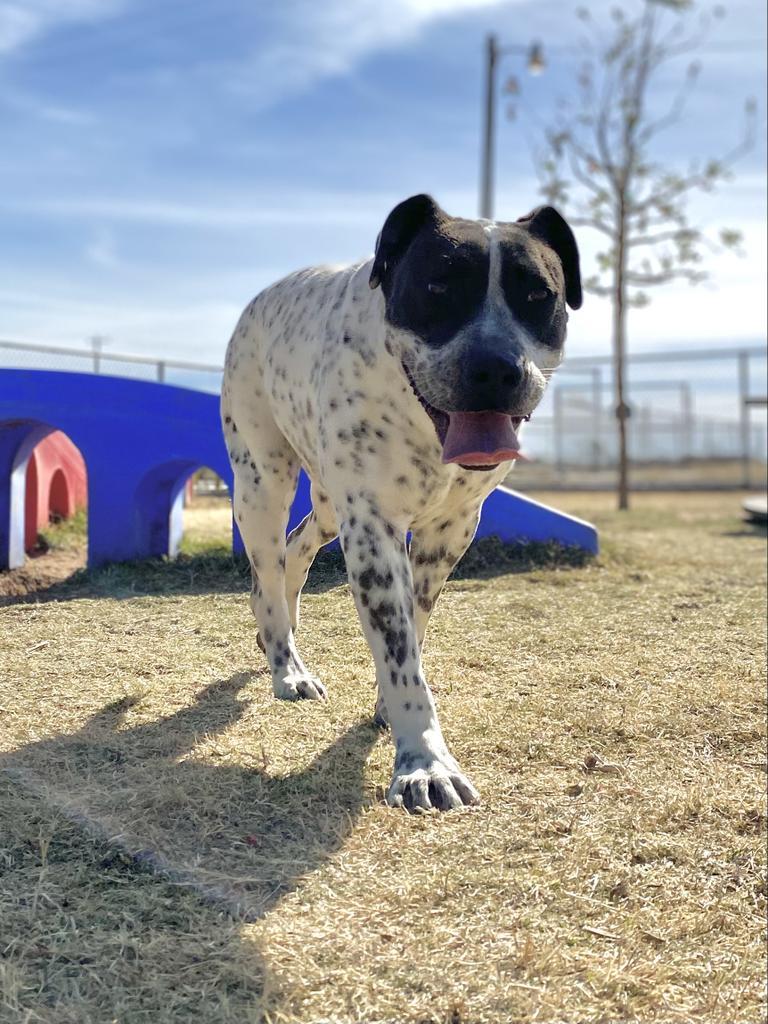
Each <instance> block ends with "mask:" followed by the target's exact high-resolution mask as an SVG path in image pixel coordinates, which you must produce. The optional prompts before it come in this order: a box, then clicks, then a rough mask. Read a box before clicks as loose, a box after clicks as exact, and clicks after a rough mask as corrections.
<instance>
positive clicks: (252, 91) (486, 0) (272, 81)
mask: <svg viewBox="0 0 768 1024" xmlns="http://www.w3.org/2000/svg"><path fill="white" fill-rule="evenodd" d="M498 2H499V0H389V3H386V4H383V3H381V0H356V2H355V3H350V2H349V0H325V2H323V3H318V2H317V0H285V2H284V3H283V4H282V5H281V7H280V32H279V36H278V38H276V39H275V40H272V41H270V43H269V44H268V45H266V46H265V45H263V43H262V44H260V45H259V47H258V48H256V49H254V51H253V52H252V53H250V54H249V55H248V58H247V60H245V61H242V62H240V63H238V65H237V66H235V67H232V68H230V69H228V71H225V74H226V75H227V78H228V82H229V86H230V88H232V89H235V90H237V91H238V92H244V93H248V95H249V96H251V97H253V100H254V103H255V104H256V106H257V107H260V108H266V107H269V106H271V105H273V104H274V103H276V102H277V101H278V100H281V99H283V98H285V97H288V96H292V95H297V94H299V93H301V92H303V91H304V90H306V89H307V88H309V87H310V86H311V85H312V84H313V83H314V82H317V81H321V80H322V79H326V78H331V77H334V76H337V75H344V74H348V73H349V72H351V71H352V70H353V69H354V68H355V67H356V66H357V65H358V64H359V63H360V62H361V61H362V60H364V59H365V58H366V57H367V56H369V55H370V54H373V53H375V52H378V51H381V50H386V49H389V48H391V47H396V46H399V45H403V44H405V43H408V42H410V41H412V40H414V39H416V38H417V37H418V35H419V33H420V32H421V31H422V29H423V28H424V27H425V26H426V25H427V24H429V23H430V22H432V21H434V20H437V19H440V18H447V17H455V16H457V15H460V14H463V13H465V12H470V11H475V10H479V9H481V8H483V7H493V6H497V5H498ZM215 70H216V72H217V74H219V73H221V71H222V69H221V68H220V67H217V68H216V69H215Z"/></svg>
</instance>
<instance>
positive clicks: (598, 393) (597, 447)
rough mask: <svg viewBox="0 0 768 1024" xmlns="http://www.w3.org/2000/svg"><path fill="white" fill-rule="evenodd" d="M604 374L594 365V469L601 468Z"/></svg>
mask: <svg viewBox="0 0 768 1024" xmlns="http://www.w3.org/2000/svg"><path fill="white" fill-rule="evenodd" d="M602 389H603V375H602V373H601V372H600V367H599V366H594V367H592V438H593V440H592V469H595V470H597V469H600V464H601V463H602V458H601V447H602V443H601V439H600V432H601V430H602V423H601V420H602V412H603V390H602Z"/></svg>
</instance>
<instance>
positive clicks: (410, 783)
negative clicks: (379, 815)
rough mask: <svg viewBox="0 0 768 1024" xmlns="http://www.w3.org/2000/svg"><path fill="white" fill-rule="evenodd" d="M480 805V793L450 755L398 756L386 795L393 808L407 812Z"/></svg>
mask: <svg viewBox="0 0 768 1024" xmlns="http://www.w3.org/2000/svg"><path fill="white" fill-rule="evenodd" d="M479 802H480V794H479V793H478V792H477V790H476V789H475V787H474V786H473V785H472V783H471V782H470V781H469V779H468V778H467V777H466V776H465V775H464V774H462V772H460V771H459V768H458V765H457V764H456V762H455V761H454V760H453V758H452V757H451V756H450V755H447V756H446V757H444V758H437V757H435V756H434V755H431V754H426V753H420V752H419V753H407V752H403V753H400V754H398V756H397V760H396V762H395V771H394V774H393V776H392V783H391V785H390V787H389V790H388V792H387V803H388V804H389V805H390V807H405V809H406V810H408V811H429V810H432V809H433V808H435V809H436V810H438V811H451V810H454V809H455V808H457V807H466V806H469V805H472V804H477V803H479Z"/></svg>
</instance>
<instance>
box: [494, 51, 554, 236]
mask: <svg viewBox="0 0 768 1024" xmlns="http://www.w3.org/2000/svg"><path fill="white" fill-rule="evenodd" d="M507 53H525V54H527V57H528V59H527V61H526V66H527V68H528V71H529V72H530V74H532V75H538V74H541V72H542V71H543V70H544V66H545V64H544V53H543V51H542V47H541V43H531V45H530V46H503V47H502V46H499V43H498V40H497V39H496V36H495V35H493V34H492V33H491V34H490V35H489V36H487V37H486V40H485V96H484V117H483V148H482V154H481V161H480V162H481V170H480V216H481V217H483V218H484V219H485V220H491V218H492V217H493V170H494V158H495V152H494V151H495V142H496V69H497V67H498V64H499V57H503V56H504V55H505V54H507Z"/></svg>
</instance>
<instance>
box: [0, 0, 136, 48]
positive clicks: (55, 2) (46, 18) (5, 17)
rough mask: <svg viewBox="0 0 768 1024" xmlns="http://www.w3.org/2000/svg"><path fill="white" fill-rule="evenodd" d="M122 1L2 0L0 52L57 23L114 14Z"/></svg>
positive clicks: (25, 41) (95, 18)
mask: <svg viewBox="0 0 768 1024" xmlns="http://www.w3.org/2000/svg"><path fill="white" fill-rule="evenodd" d="M121 6H122V0H0V53H10V52H11V51H13V50H17V49H19V48H20V47H22V46H25V45H26V44H27V43H29V42H31V41H32V40H34V39H35V38H37V37H38V36H41V35H43V34H44V33H46V32H48V31H50V30H51V29H52V28H55V27H56V26H58V25H61V24H65V23H66V22H71V21H75V22H77V21H94V20H100V19H102V18H108V17H111V16H112V15H113V14H115V13H116V12H117V11H118V10H119V8H120V7H121Z"/></svg>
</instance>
